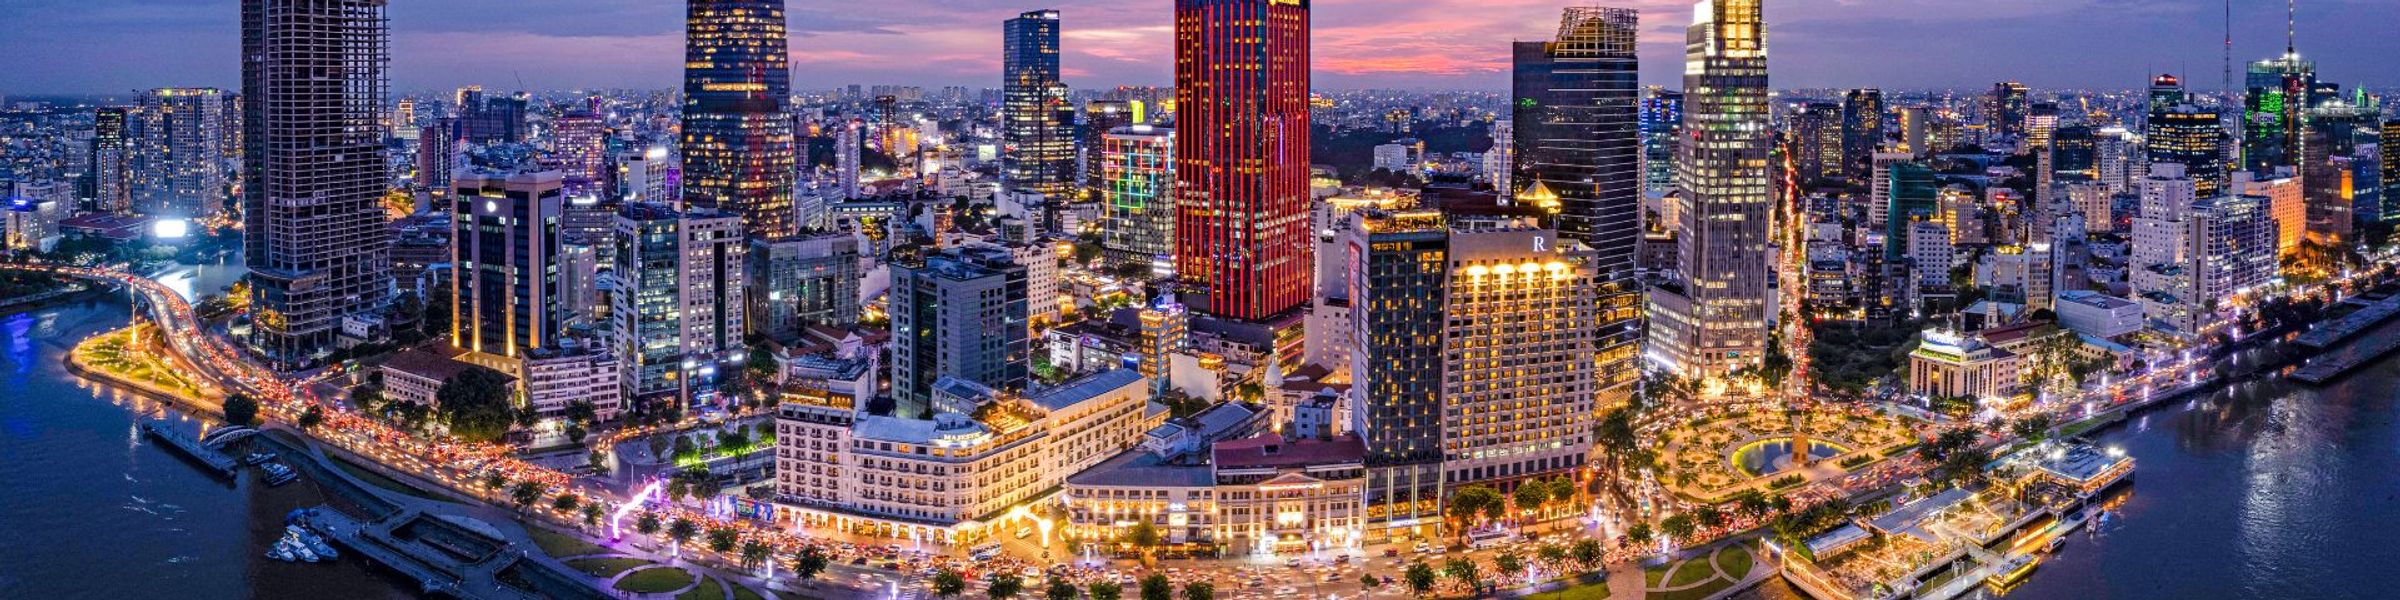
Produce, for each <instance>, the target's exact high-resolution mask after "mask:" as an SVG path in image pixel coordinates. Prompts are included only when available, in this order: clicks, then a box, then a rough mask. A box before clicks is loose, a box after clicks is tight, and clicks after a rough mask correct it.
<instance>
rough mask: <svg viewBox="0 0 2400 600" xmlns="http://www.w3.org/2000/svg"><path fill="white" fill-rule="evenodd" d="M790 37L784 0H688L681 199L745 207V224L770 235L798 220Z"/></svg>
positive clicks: (740, 210)
mask: <svg viewBox="0 0 2400 600" xmlns="http://www.w3.org/2000/svg"><path fill="white" fill-rule="evenodd" d="M784 46H785V38H784V12H783V0H690V4H689V12H688V13H687V18H686V29H685V33H684V67H683V138H682V144H683V202H684V204H685V205H686V206H690V207H692V208H698V209H707V210H724V211H727V212H731V213H734V214H736V215H739V216H741V218H742V226H743V230H744V231H745V232H747V233H748V234H749V235H751V236H756V237H762V238H768V239H782V238H784V237H788V236H791V235H792V234H794V233H797V232H798V230H799V228H798V223H797V219H798V216H797V213H796V212H794V211H793V210H792V182H793V165H794V161H795V160H796V158H795V155H794V153H793V137H792V136H793V133H792V118H791V114H790V106H789V103H790V102H791V57H790V55H789V54H788V53H786V52H785V49H784Z"/></svg>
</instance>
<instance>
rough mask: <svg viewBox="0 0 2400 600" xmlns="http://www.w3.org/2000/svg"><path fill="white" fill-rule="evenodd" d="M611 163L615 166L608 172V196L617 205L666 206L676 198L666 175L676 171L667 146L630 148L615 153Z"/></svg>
mask: <svg viewBox="0 0 2400 600" xmlns="http://www.w3.org/2000/svg"><path fill="white" fill-rule="evenodd" d="M610 162H611V163H614V166H613V167H612V168H610V170H609V177H610V181H611V184H610V186H609V193H610V194H612V195H613V198H612V199H613V200H615V201H616V202H661V203H663V202H667V201H670V200H673V199H674V192H675V190H674V189H673V188H670V187H668V186H667V172H668V171H669V170H670V169H672V168H674V165H673V162H674V160H673V157H672V156H670V155H669V153H668V152H667V148H666V147H665V146H651V147H648V148H632V149H627V150H624V151H621V152H618V153H616V155H615V157H614V159H612V160H611V161H610ZM612 204H613V203H612ZM612 220H613V217H612Z"/></svg>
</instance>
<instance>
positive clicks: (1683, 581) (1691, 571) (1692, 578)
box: [1659, 558, 1717, 588]
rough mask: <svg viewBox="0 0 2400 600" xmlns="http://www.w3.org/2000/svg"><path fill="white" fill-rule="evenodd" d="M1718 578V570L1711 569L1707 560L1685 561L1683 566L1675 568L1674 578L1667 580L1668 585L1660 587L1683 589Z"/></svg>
mask: <svg viewBox="0 0 2400 600" xmlns="http://www.w3.org/2000/svg"><path fill="white" fill-rule="evenodd" d="M1716 576H1717V570H1716V569H1712V568H1709V566H1708V560H1707V559H1703V558H1695V559H1692V560H1687V561H1683V563H1682V566H1678V567H1676V568H1675V574H1674V576H1672V577H1669V578H1667V584H1666V585H1664V586H1659V587H1670V588H1676V587H1683V586H1687V585H1691V584H1695V583H1700V582H1702V581H1708V580H1709V578H1711V577H1716Z"/></svg>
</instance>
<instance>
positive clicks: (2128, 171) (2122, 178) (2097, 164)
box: [2092, 121, 2150, 194]
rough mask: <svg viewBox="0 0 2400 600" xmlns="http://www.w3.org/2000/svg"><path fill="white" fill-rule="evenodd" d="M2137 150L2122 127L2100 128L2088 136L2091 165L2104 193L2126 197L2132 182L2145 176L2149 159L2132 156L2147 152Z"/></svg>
mask: <svg viewBox="0 0 2400 600" xmlns="http://www.w3.org/2000/svg"><path fill="white" fill-rule="evenodd" d="M2146 122H2147V121H2145V123H2146ZM2137 146H2138V144H2136V143H2135V141H2134V137H2133V134H2132V133H2131V132H2128V131H2126V130H2125V128H2123V127H2115V126H2110V127H2102V128H2100V130H2099V131H2095V132H2093V133H2092V165H2093V168H2094V169H2096V170H2097V171H2098V173H2099V175H2100V177H2099V181H2100V184H2101V185H2103V186H2106V187H2107V188H2108V193H2110V194H2123V193H2126V192H2127V191H2129V190H2132V189H2133V180H2134V179H2135V178H2137V177H2139V176H2141V175H2146V174H2148V173H2149V168H2148V165H2149V164H2150V160H2149V157H2147V156H2136V155H2135V153H2136V151H2137V150H2139V151H2142V152H2147V150H2141V149H2139V148H2138V147H2137Z"/></svg>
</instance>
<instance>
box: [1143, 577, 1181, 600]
mask: <svg viewBox="0 0 2400 600" xmlns="http://www.w3.org/2000/svg"><path fill="white" fill-rule="evenodd" d="M1142 600H1175V584H1172V583H1167V576H1165V575H1158V574H1152V575H1150V576H1149V577H1143V578H1142Z"/></svg>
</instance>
